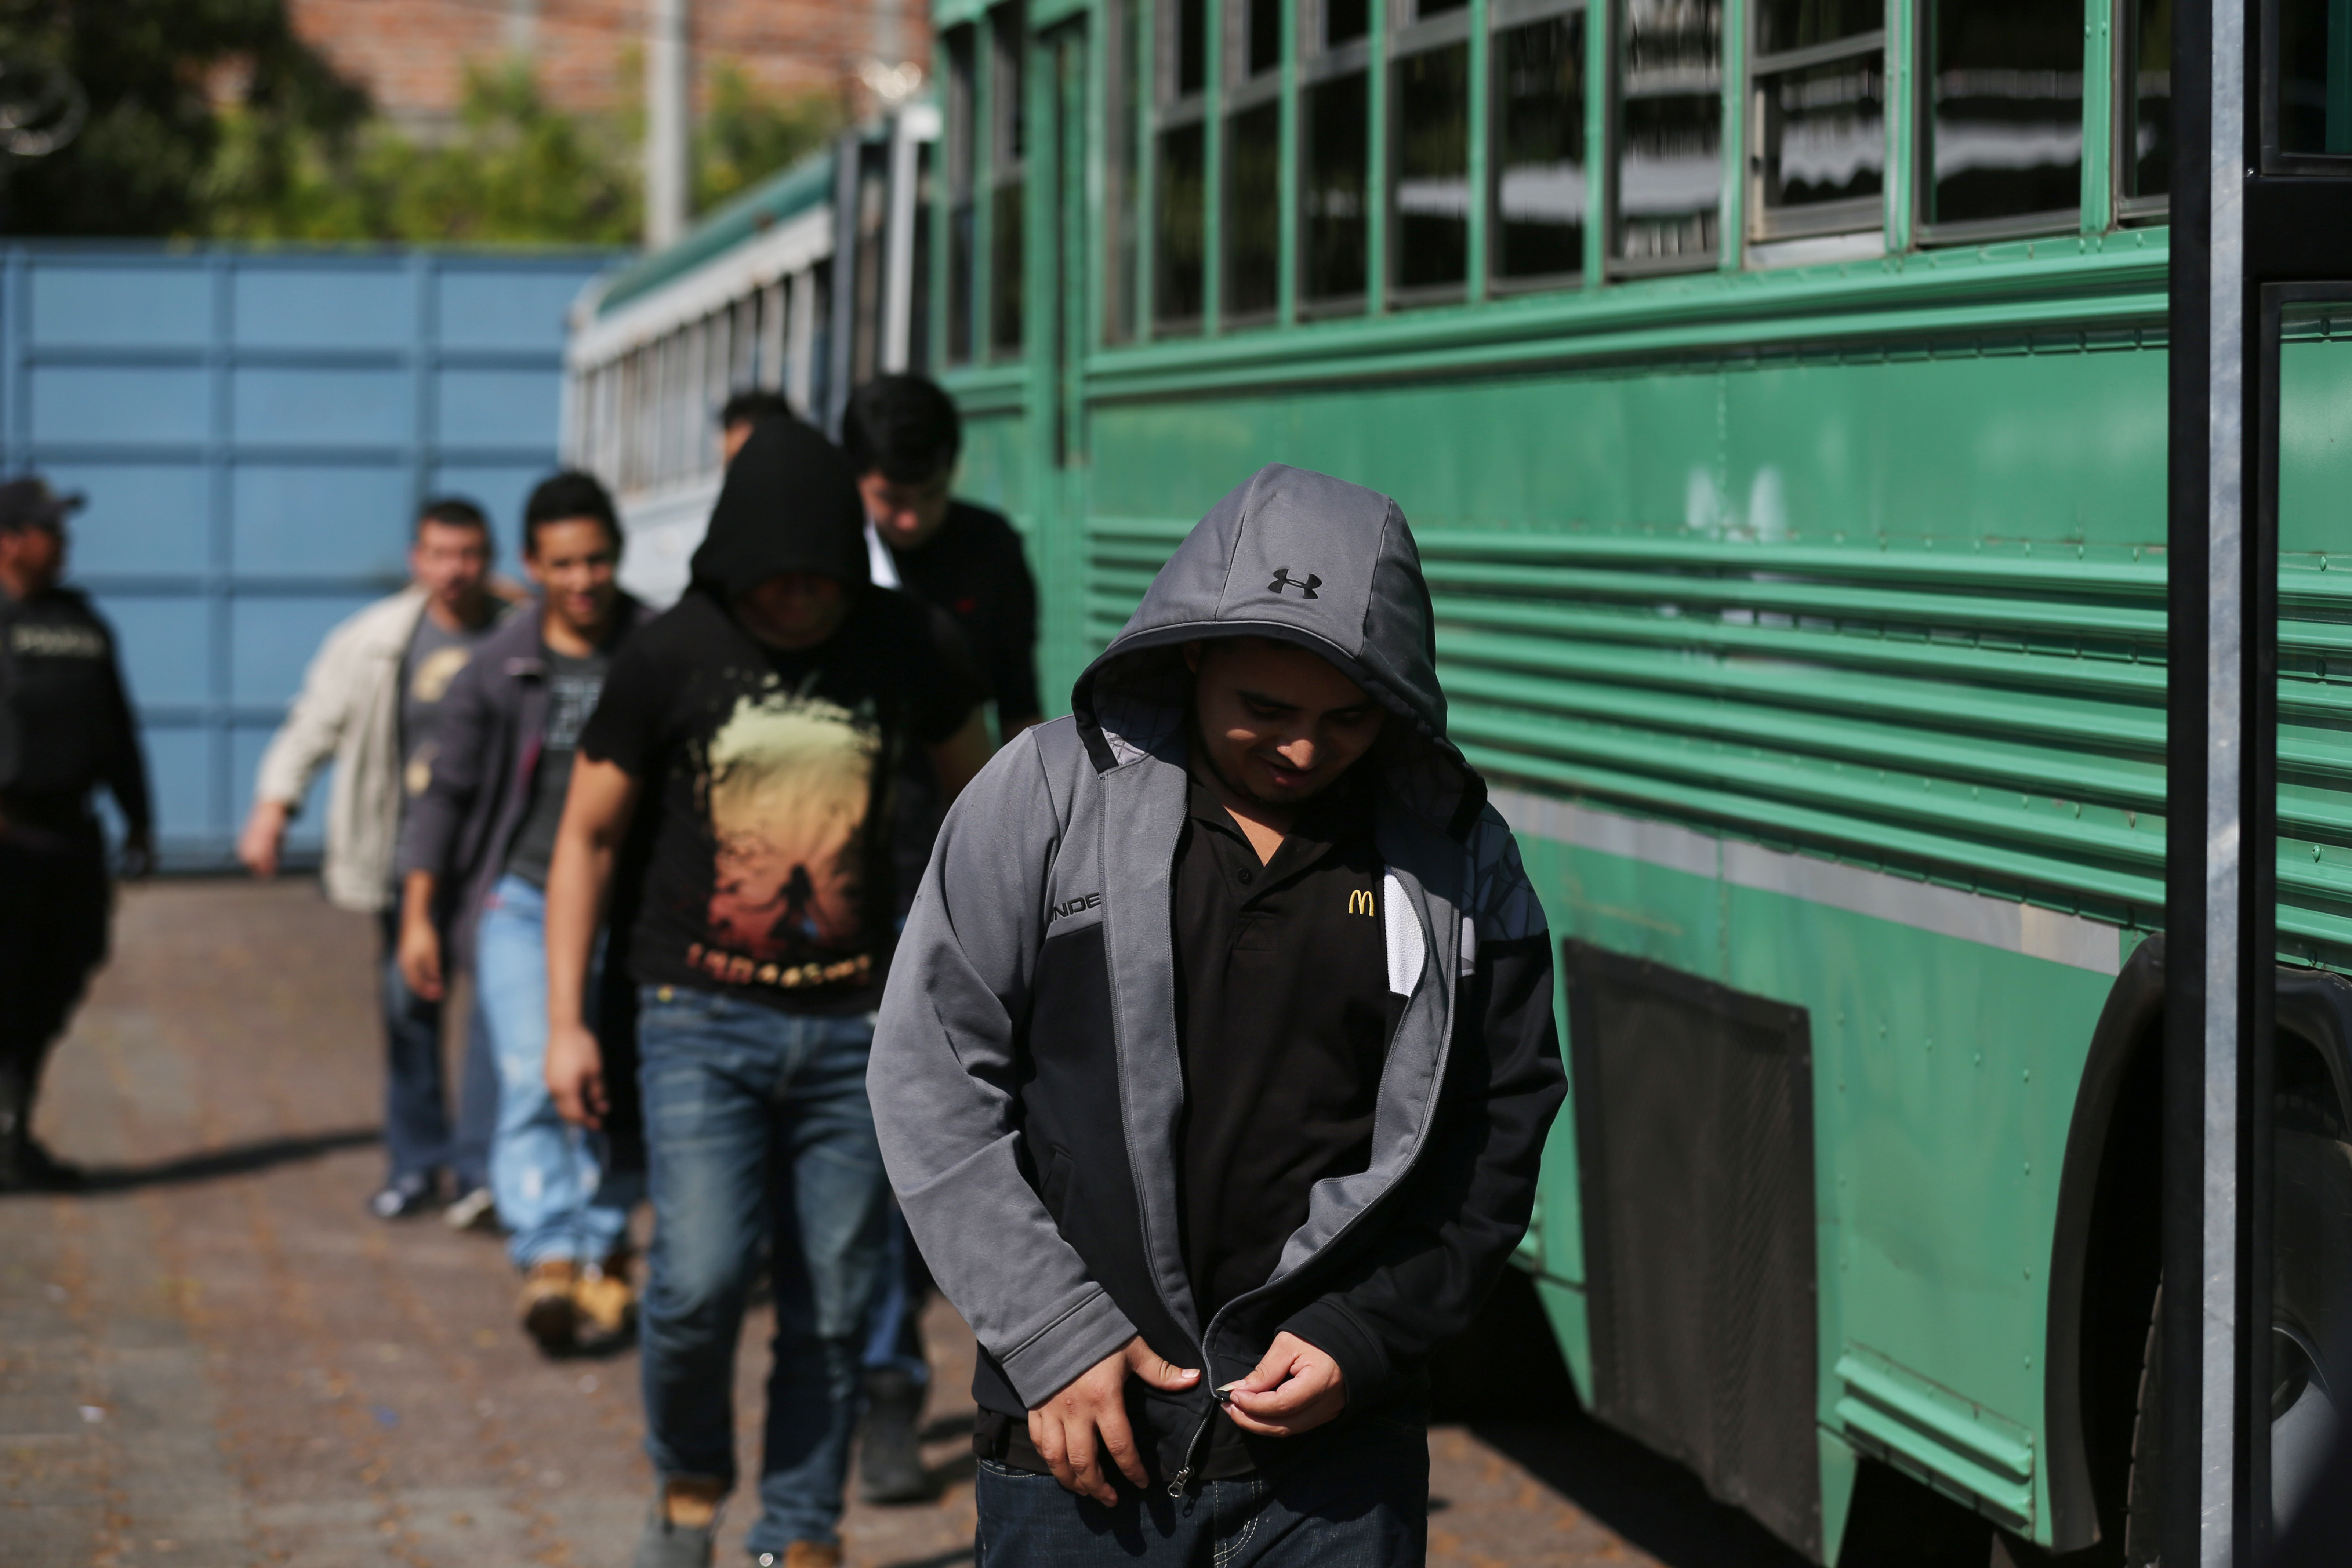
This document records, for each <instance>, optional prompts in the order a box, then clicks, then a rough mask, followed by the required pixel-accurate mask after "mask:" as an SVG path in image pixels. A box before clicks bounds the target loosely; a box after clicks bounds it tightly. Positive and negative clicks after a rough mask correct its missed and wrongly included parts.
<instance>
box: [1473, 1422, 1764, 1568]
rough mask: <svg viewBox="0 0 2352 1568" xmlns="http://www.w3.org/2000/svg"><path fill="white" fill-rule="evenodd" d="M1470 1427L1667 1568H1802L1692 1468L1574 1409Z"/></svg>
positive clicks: (1482, 1423) (1492, 1445)
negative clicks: (1718, 1496)
mask: <svg viewBox="0 0 2352 1568" xmlns="http://www.w3.org/2000/svg"><path fill="white" fill-rule="evenodd" d="M1470 1430H1471V1431H1472V1432H1473V1433H1475V1435H1476V1436H1477V1438H1478V1440H1479V1441H1480V1442H1482V1443H1485V1444H1486V1445H1487V1446H1488V1447H1492V1448H1494V1449H1496V1451H1497V1452H1499V1453H1502V1454H1504V1455H1507V1457H1509V1458H1511V1459H1512V1460H1513V1461H1514V1462H1515V1463H1517V1464H1518V1465H1520V1466H1522V1467H1524V1468H1526V1469H1527V1471H1528V1474H1530V1475H1532V1476H1534V1477H1535V1478H1536V1479H1538V1480H1539V1481H1541V1482H1543V1483H1544V1485H1546V1486H1548V1487H1549V1488H1551V1489H1553V1490H1554V1491H1556V1492H1558V1493H1559V1494H1560V1495H1561V1496H1562V1497H1564V1498H1567V1499H1568V1500H1570V1501H1571V1502H1573V1503H1575V1504H1576V1506H1577V1507H1579V1508H1580V1509H1582V1510H1584V1511H1585V1512H1586V1513H1588V1514H1591V1516H1592V1517H1593V1518H1594V1519H1596V1520H1598V1521H1600V1522H1601V1523H1602V1524H1604V1525H1606V1526H1608V1527H1609V1528H1610V1529H1611V1530H1612V1531H1616V1532H1617V1533H1618V1534H1620V1535H1622V1536H1623V1537H1624V1538H1625V1540H1626V1541H1627V1542H1629V1543H1630V1544H1632V1545H1633V1546H1637V1547H1639V1548H1641V1549H1642V1550H1643V1552H1648V1553H1649V1554H1650V1555H1651V1556H1653V1557H1655V1558H1657V1559H1659V1560H1660V1561H1661V1562H1664V1563H1673V1564H1675V1568H1805V1559H1804V1558H1802V1557H1801V1556H1799V1555H1798V1554H1797V1553H1796V1552H1792V1551H1790V1549H1789V1548H1788V1547H1786V1546H1784V1545H1782V1544H1781V1543H1780V1542H1779V1541H1777V1540H1775V1539H1774V1538H1773V1536H1772V1534H1771V1532H1770V1531H1767V1530H1766V1529H1765V1528H1764V1527H1763V1526H1762V1525H1760V1524H1759V1523H1757V1522H1756V1521H1754V1520H1752V1519H1750V1518H1748V1515H1746V1514H1745V1513H1742V1512H1741V1511H1740V1510H1738V1509H1736V1508H1732V1507H1730V1506H1728V1505H1727V1504H1724V1503H1719V1502H1717V1501H1716V1500H1714V1499H1713V1498H1711V1497H1709V1496H1707V1495H1706V1488H1705V1487H1704V1486H1701V1485H1700V1484H1699V1479H1698V1478H1697V1477H1696V1476H1695V1475H1693V1474H1692V1473H1691V1472H1690V1471H1688V1470H1686V1469H1685V1468H1683V1467H1682V1466H1680V1465H1677V1464H1675V1462H1674V1461H1673V1460H1672V1459H1668V1458H1664V1456H1662V1455H1659V1454H1656V1453H1654V1452H1653V1451H1651V1450H1650V1449H1648V1448H1645V1447H1643V1446H1642V1445H1641V1444H1639V1443H1637V1442H1635V1441H1634V1440H1633V1438H1631V1437H1628V1436H1624V1435H1623V1434H1622V1433H1619V1432H1615V1431H1612V1430H1611V1429H1610V1428H1609V1427H1606V1426H1602V1425H1601V1423H1600V1422H1598V1421H1595V1420H1594V1419H1592V1417H1591V1416H1589V1415H1585V1414H1584V1413H1583V1412H1582V1411H1580V1410H1576V1409H1573V1408H1570V1409H1568V1410H1567V1411H1565V1412H1564V1413H1563V1414H1560V1415H1553V1416H1550V1417H1549V1418H1548V1419H1545V1420H1542V1421H1515V1420H1504V1421H1475V1422H1473V1423H1471V1425H1470Z"/></svg>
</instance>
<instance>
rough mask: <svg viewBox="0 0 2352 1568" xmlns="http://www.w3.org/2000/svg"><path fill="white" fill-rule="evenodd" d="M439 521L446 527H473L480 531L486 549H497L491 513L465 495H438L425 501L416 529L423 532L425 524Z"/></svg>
mask: <svg viewBox="0 0 2352 1568" xmlns="http://www.w3.org/2000/svg"><path fill="white" fill-rule="evenodd" d="M428 522H437V523H439V524H440V525H441V526H442V527H444V528H471V529H475V530H478V531H480V533H481V536H482V544H483V547H484V548H485V549H491V550H495V549H496V548H497V547H498V538H497V536H496V535H495V534H493V533H491V531H490V517H489V513H488V512H486V511H484V510H482V509H481V508H480V507H478V506H476V505H475V504H474V503H473V502H472V501H469V500H467V499H466V498H465V497H464V496H436V497H435V498H434V499H433V500H429V501H426V502H425V509H424V510H422V511H419V512H418V513H417V514H416V531H417V532H418V533H420V534H421V533H423V532H424V531H425V524H426V523H428Z"/></svg>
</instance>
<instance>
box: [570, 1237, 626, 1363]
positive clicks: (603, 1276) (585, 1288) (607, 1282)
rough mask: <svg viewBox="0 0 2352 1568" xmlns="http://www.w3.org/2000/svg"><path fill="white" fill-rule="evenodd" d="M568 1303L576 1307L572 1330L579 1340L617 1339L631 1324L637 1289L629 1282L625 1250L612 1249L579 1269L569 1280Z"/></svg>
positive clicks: (606, 1340)
mask: <svg viewBox="0 0 2352 1568" xmlns="http://www.w3.org/2000/svg"><path fill="white" fill-rule="evenodd" d="M572 1306H573V1307H574V1308H575V1309H576V1310H578V1314H579V1325H578V1329H577V1333H578V1335H579V1337H580V1338H581V1339H583V1340H587V1341H602V1342H609V1341H613V1340H618V1339H621V1338H623V1337H624V1336H625V1335H626V1334H627V1333H628V1331H630V1330H631V1329H633V1328H635V1326H636V1321H637V1293H636V1290H635V1289H634V1288H633V1287H632V1286H631V1285H630V1284H629V1255H628V1253H627V1252H625V1251H621V1252H615V1253H614V1254H613V1256H612V1257H610V1258H606V1259H604V1262H602V1263H591V1264H589V1265H588V1266H587V1267H586V1268H583V1269H581V1270H580V1273H579V1277H578V1279H575V1280H574V1281H573V1282H572Z"/></svg>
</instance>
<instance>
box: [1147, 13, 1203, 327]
mask: <svg viewBox="0 0 2352 1568" xmlns="http://www.w3.org/2000/svg"><path fill="white" fill-rule="evenodd" d="M1208 47H1209V45H1208V5H1207V0H1160V50H1159V60H1160V69H1159V72H1158V75H1159V83H1158V90H1157V92H1156V94H1155V96H1156V98H1157V99H1158V102H1159V107H1158V109H1157V110H1156V111H1155V113H1154V115H1153V121H1154V124H1155V125H1156V127H1157V129H1156V130H1155V132H1154V133H1153V139H1152V153H1153V159H1154V168H1155V173H1156V176H1157V184H1156V185H1155V187H1154V189H1153V194H1152V197H1153V199H1152V236H1151V250H1152V256H1151V330H1152V331H1155V332H1158V333H1161V334H1168V333H1175V332H1194V331H1200V329H1201V312H1202V306H1203V302H1204V296H1205V295H1206V293H1207V284H1208V270H1207V268H1208V207H1207V205H1206V204H1207V198H1208V176H1209V142H1208V124H1207V119H1206V116H1207V113H1208V84H1209V55H1208Z"/></svg>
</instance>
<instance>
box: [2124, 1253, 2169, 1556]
mask: <svg viewBox="0 0 2352 1568" xmlns="http://www.w3.org/2000/svg"><path fill="white" fill-rule="evenodd" d="M2163 1343H2164V1285H2163V1282H2162V1281H2160V1280H2159V1281H2158V1284H2157V1287H2156V1305H2155V1307H2153V1308H2152V1309H2150V1310H2149V1312H2148V1315H2147V1348H2146V1349H2145V1350H2143V1351H2142V1352H2140V1363H2139V1364H2140V1372H2139V1408H2138V1411H2137V1413H2136V1414H2135V1415H2134V1416H2133V1417H2132V1451H2131V1484H2130V1486H2129V1488H2128V1489H2127V1490H2126V1494H2125V1500H2124V1568H2153V1565H2154V1564H2156V1563H2159V1562H2161V1561H2162V1559H2161V1558H2160V1557H2159V1556H2158V1542H2161V1541H2162V1540H2163V1532H2162V1526H2163V1515H2164V1506H2163V1505H2164V1489H2163V1483H2162V1481H2161V1479H2160V1478H2161V1477H2162V1475H2163V1473H2164V1422H2163V1420H2162V1415H2161V1413H2162V1411H2163V1409H2164V1356H2163V1354H2162V1350H2161V1347H2162V1346H2163Z"/></svg>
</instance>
